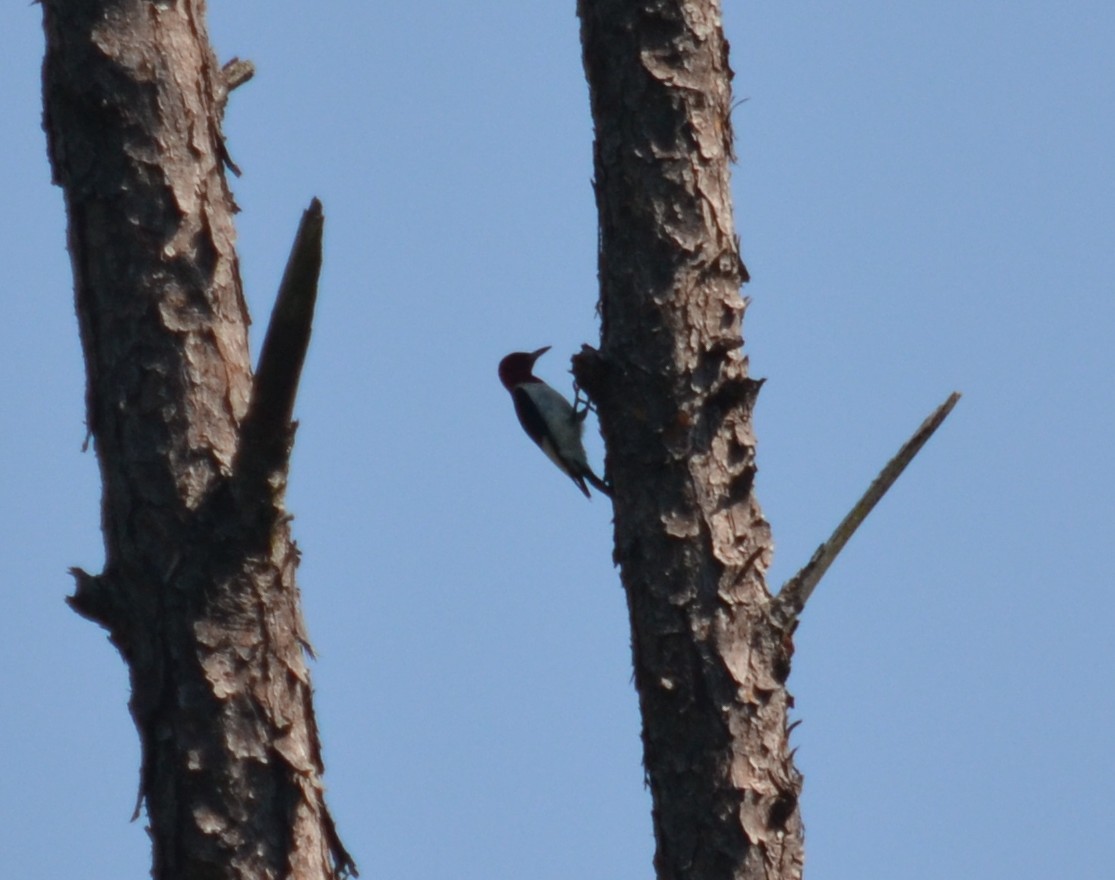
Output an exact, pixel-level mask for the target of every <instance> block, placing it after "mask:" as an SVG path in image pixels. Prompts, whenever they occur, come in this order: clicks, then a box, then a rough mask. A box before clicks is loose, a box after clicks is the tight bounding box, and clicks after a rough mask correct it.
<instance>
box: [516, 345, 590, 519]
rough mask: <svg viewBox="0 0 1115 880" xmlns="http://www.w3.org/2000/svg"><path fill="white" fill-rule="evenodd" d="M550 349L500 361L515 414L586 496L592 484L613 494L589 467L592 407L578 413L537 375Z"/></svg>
mask: <svg viewBox="0 0 1115 880" xmlns="http://www.w3.org/2000/svg"><path fill="white" fill-rule="evenodd" d="M549 350H550V346H548V345H547V346H545V347H543V348H540V349H538V350H536V351H516V352H512V353H511V354H509V355H507V357H505V358H504V359H503V360H501V361H500V362H499V381H500V382H502V383H503V387H504V388H506V389H507V390H508V391H509V392H510V393H511V400H512V401H513V402H514V404H515V415H517V416H518V417H519V424H520V425H522V426H523V430H524V431H526V433H527V436H528V437H530V439H531V440H533V441H534V442H535V443H537V444H538V446H539V448H540V449H541V450H542V451H543V452H545V453H546V455H547V457H549V459H550V461H552V462H553V463H554V464H556V465H557V466H558V467H559V468H560V469H561V471H562V473H564V474H565V475H566V476H568V477H569V478H570V479H571V480H572V481H573V482H574V483H576V484H577V488H578V489H580V490H581V491H582V492H583V493H584V495H585V497H586V498H591V497H592V496H591V495H590V494H589V491H588V486H587V485H586V481H587V483H588V484H589V485H591V486H592V487H593V488H594V489H596V490H597V491H598V492H600V493H601V494H603V495H607V496H608V497H609V498H611V497H612V488H611V486H609V485H608V484H607V483H605V482H604V481H603V480H602V479H600V477H598V476H596V474H594V473H593V472H592V468H590V467H589V464H588V457H587V456H586V455H585V447H584V444H583V443H582V442H581V434H582V433H583V432H584V429H585V424H584V422H585V416H586V415H587V413H588V410H582V411H581V412H577V410H576V409H574V407H573V404H571V403H570V402H569V401H568V400H566V399H565V397H564V396H563V395H562V394H561V393H560V392H558V391H555V390H554V389H553V388H551V387H550V386H549V385H547V384H546V383H545V382H543V381H542V380H541V379H539V378H538V377H537V376H535V375H534V362H535V361H537V360H538V359H539V358H540V357H542V355H544V354H545V353H546V352H548V351H549Z"/></svg>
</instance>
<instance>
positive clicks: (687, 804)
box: [575, 0, 802, 880]
mask: <svg viewBox="0 0 1115 880" xmlns="http://www.w3.org/2000/svg"><path fill="white" fill-rule="evenodd" d="M579 14H580V17H581V27H582V31H581V34H582V42H583V48H584V62H585V70H586V75H587V77H588V82H589V87H590V92H591V100H592V114H593V119H594V122H595V128H596V142H595V175H596V177H595V187H596V198H597V205H598V208H599V215H600V283H601V301H600V311H601V316H602V322H603V337H602V338H603V341H602V345H601V349H600V351H599V352H594V351H592V350H591V349H589V350H586V351H585V352H584V353H582V355H580V356H578V358H576V359H575V372H576V374H577V377H578V380H579V382H580V383H581V385H582V387H583V388H584V389H585V390H586V391H587V392H588V393H589V394H590V395H591V396H592V398H593V399H594V400H595V402H596V404H597V407H598V412H599V416H600V423H601V429H602V431H603V434H604V439H605V443H606V447H607V454H608V460H607V464H608V475H609V477H610V479H611V480H612V483H613V487H614V490H615V513H616V520H615V532H616V535H615V537H616V558H617V561H618V563H619V565H620V568H621V574H622V579H623V584H624V588H625V590H626V592H627V597H628V605H629V609H630V614H631V627H632V643H633V654H634V667H635V683H636V687H637V688H638V692H639V699H640V705H641V710H642V716H643V743H644V763H645V767H646V773H647V778H648V782H649V785H650V788H651V793H652V796H653V801H654V830H655V837H656V841H657V853H656V856H655V864H656V869H657V873H658V877H659V878H660V880H683V878H687V880H689V878H693V880H696V878H699V880H727V878H740V880H742V878H748V880H758V878H766V880H774V878H778V880H789V878H797V877H800V875H801V870H802V826H801V819H800V814H799V811H798V796H799V792H800V788H801V777H800V775H799V773H798V772H797V770H796V769H795V768H794V765H793V762H792V754H791V749H790V747H789V742H788V741H789V733H788V727H787V711H788V709H789V708H790V706H791V705H792V699H791V697H790V695H789V694H788V693H787V691H786V689H785V686H784V682H785V680H786V677H787V675H788V674H789V666H790V655H791V652H792V649H793V646H792V642H791V631H792V626H791V627H790V628H789V629H790V630H791V631H787V628H782V627H779V626H778V625H777V624H776V623H775V622H774V620H773V619H772V616H771V605H772V600H771V595H770V593H769V591H768V589H767V586H766V583H765V570H766V568H767V566H768V565H769V562H770V555H771V552H772V542H771V536H770V530H769V527H768V525H767V522H766V520H765V519H764V518H763V515H762V512H761V511H760V509H759V505H758V502H757V501H756V499H755V497H754V494H753V492H752V483H753V479H754V475H755V438H754V435H753V433H752V426H751V413H752V407H753V404H754V401H755V397H756V394H757V392H758V388H759V384H760V383H759V382H757V381H755V380H752V379H750V378H749V377H748V374H747V359H746V357H744V355H743V353H742V350H741V349H742V345H743V340H742V335H741V333H742V326H741V324H742V317H743V311H744V305H745V303H744V301H743V300H742V299H741V297H740V294H739V287H740V284H741V283H742V282H744V281H746V280H747V270H746V269H745V268H744V266H743V263H742V261H741V259H740V254H739V242H738V239H737V236H736V234H735V231H734V226H733V220H732V206H731V195H730V191H729V165H730V162H731V161H732V158H733V155H732V130H731V120H730V108H731V90H730V80H731V71H730V69H729V67H728V45H727V42H726V41H725V39H724V35H723V32H722V29H721V18H720V6H719V3H717V2H711V0H692V2H685V0H641V2H632V0H580V3H579Z"/></svg>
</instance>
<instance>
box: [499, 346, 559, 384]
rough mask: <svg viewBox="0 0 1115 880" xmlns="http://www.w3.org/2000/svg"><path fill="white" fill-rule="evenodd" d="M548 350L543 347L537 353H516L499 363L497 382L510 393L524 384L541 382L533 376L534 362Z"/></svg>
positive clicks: (546, 347)
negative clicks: (517, 386)
mask: <svg viewBox="0 0 1115 880" xmlns="http://www.w3.org/2000/svg"><path fill="white" fill-rule="evenodd" d="M549 350H550V346H548V345H547V346H545V347H544V348H540V349H538V350H537V351H516V352H514V353H512V354H509V355H508V356H507V357H505V358H504V359H503V360H501V361H500V362H499V381H500V382H502V383H503V387H504V388H506V389H507V390H508V391H510V390H511V389H512V388H514V387H515V386H516V385H522V384H523V383H524V382H540V381H542V380H541V379H539V378H538V377H537V376H535V375H534V362H535V361H536V360H538V359H539V358H540V357H542V355H544V354H545V353H546V352H548V351H549Z"/></svg>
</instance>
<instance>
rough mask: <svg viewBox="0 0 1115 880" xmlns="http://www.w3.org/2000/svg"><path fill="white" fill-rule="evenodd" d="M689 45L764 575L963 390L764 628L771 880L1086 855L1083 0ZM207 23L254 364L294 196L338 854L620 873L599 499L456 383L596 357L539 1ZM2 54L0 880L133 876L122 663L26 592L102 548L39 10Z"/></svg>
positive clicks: (1056, 861) (885, 13) (739, 27)
mask: <svg viewBox="0 0 1115 880" xmlns="http://www.w3.org/2000/svg"><path fill="white" fill-rule="evenodd" d="M727 24H728V31H729V37H730V39H731V43H732V51H733V55H732V62H733V65H734V67H735V70H736V73H737V77H736V92H737V97H738V98H747V99H748V100H747V101H746V102H745V103H743V104H741V105H739V107H738V108H737V109H736V111H735V124H736V132H737V144H738V151H739V164H738V166H737V168H736V170H735V193H736V212H737V223H738V226H739V229H740V233H741V236H742V241H743V249H744V254H745V257H746V260H747V264H748V266H749V267H750V269H751V274H752V276H753V277H754V279H755V280H754V283H753V284H751V285H750V286H749V287H748V288H747V291H746V292H747V294H748V295H750V296H751V297H752V299H753V303H752V307H751V309H750V310H749V312H748V315H747V325H746V336H747V344H748V350H749V352H750V355H751V360H752V366H753V369H754V372H755V374H756V375H760V376H765V377H767V378H768V382H767V384H766V386H765V387H764V389H763V392H762V395H761V397H760V401H759V405H758V410H757V414H756V418H757V431H758V436H759V463H760V474H759V479H758V482H757V491H758V493H759V498H760V500H761V502H762V503H763V504H764V506H765V510H766V512H767V515H768V517H769V518H770V520H771V522H772V525H773V529H774V535H775V539H776V542H777V554H776V559H775V568H774V570H773V572H772V576H773V582H774V583H775V584H778V583H781V581H782V580H784V579H785V578H786V577H788V576H789V575H790V574H792V573H793V571H794V570H795V569H796V568H797V567H798V566H799V565H800V564H801V563H803V562H804V561H805V560H806V559H807V558H808V556H809V554H810V553H811V552H812V550H813V548H814V547H815V545H816V544H817V543H818V542H819V541H820V540H821V539H822V538H824V537H825V536H826V535H827V534H828V532H829V530H830V529H831V528H832V526H833V525H834V524H835V523H836V521H837V520H838V519H839V518H840V516H842V515H843V513H844V512H845V510H846V509H847V508H848V506H849V505H850V504H851V503H852V502H853V501H854V500H855V498H856V497H857V496H858V494H859V493H860V492H861V491H862V489H863V488H864V487H865V486H866V484H867V483H868V482H869V481H870V480H871V478H872V477H873V476H874V474H875V473H876V471H877V470H878V468H879V467H880V466H881V465H882V464H883V463H884V461H885V460H886V459H887V457H889V456H890V455H891V454H892V453H893V452H894V450H895V449H896V448H897V446H898V445H899V444H900V443H901V442H902V441H903V440H904V439H905V437H906V436H907V435H908V434H909V433H910V432H911V431H912V430H913V429H914V427H915V426H916V425H917V424H918V423H919V422H920V420H921V419H922V418H923V417H924V416H925V415H926V414H927V413H928V412H929V411H930V410H931V409H932V408H933V407H934V406H936V405H937V404H938V403H940V402H941V401H942V400H943V399H944V398H945V397H946V396H947V394H948V393H949V392H950V391H952V390H953V389H960V390H962V391H963V392H964V395H965V396H964V399H963V400H962V401H961V403H960V405H959V407H958V408H957V409H956V411H955V412H954V413H953V415H952V417H951V418H950V419H949V421H948V422H947V423H946V424H945V426H944V427H943V428H942V430H941V431H940V432H939V433H938V435H937V436H936V437H935V438H934V439H933V440H932V442H931V443H930V445H929V446H928V447H927V448H926V449H925V451H924V452H923V453H922V454H921V456H920V457H919V458H918V459H917V460H916V461H915V463H914V464H913V466H912V467H911V469H910V470H909V471H908V472H907V474H906V475H905V476H903V478H902V479H901V481H900V482H899V483H898V485H897V486H896V487H895V489H894V490H892V492H891V494H890V495H889V496H888V497H887V498H886V499H885V500H884V502H883V503H882V504H881V505H880V506H879V508H878V509H877V510H876V512H875V513H874V514H873V515H872V516H871V518H870V519H869V520H868V523H867V524H866V526H865V527H864V528H863V529H862V530H861V531H860V533H859V534H858V535H857V536H856V537H855V539H854V540H853V542H852V543H851V545H850V546H849V547H848V549H847V550H846V551H845V553H844V555H843V556H842V557H841V558H840V560H839V561H838V562H837V564H836V565H835V566H834V568H833V569H832V570H831V572H830V573H829V575H828V577H827V578H826V580H825V581H824V582H823V583H822V585H821V587H820V589H819V592H818V593H817V595H816V596H815V598H814V601H813V603H812V604H811V606H810V607H809V609H808V611H807V614H806V618H805V620H804V623H803V625H802V626H801V628H800V630H799V631H798V637H797V643H798V653H797V655H796V658H795V663H794V669H793V674H792V676H791V679H790V685H791V689H792V690H793V692H794V694H795V695H796V698H797V709H796V712H795V716H796V717H797V718H800V719H801V720H802V722H803V723H802V725H801V726H800V727H799V728H798V730H797V731H796V732H795V734H794V741H795V743H796V745H797V746H798V747H799V752H798V760H799V764H800V766H801V768H802V770H803V772H804V773H805V793H804V802H803V809H804V816H805V822H806V826H807V842H806V846H807V871H808V876H809V877H810V880H850V878H864V877H901V878H904V880H918V878H925V880H931V878H932V880H939V878H942V877H948V878H952V880H964V878H979V880H999V878H1002V880H1006V878H1009V880H1037V878H1043V880H1044V878H1047V877H1058V876H1060V877H1100V876H1105V875H1108V874H1109V873H1110V866H1111V865H1112V864H1113V863H1115V834H1113V833H1112V830H1113V829H1115V809H1113V807H1112V791H1113V790H1115V759H1113V757H1112V728H1113V727H1115V682H1113V669H1115V637H1113V620H1115V598H1113V590H1112V588H1113V578H1112V568H1113V562H1112V560H1113V556H1115V554H1113V553H1112V534H1113V526H1115V504H1113V501H1112V497H1113V495H1112V492H1113V484H1115V466H1113V464H1112V446H1113V444H1112V437H1113V429H1115V391H1113V387H1112V375H1113V373H1115V345H1113V344H1112V340H1111V334H1112V329H1113V326H1115V305H1113V296H1112V294H1113V293H1115V281H1113V268H1112V255H1113V252H1115V52H1113V50H1112V46H1113V45H1115V6H1113V5H1112V4H1111V3H1110V0H1105V2H1099V0H1096V2H1085V0H1069V2H1064V3H1051V2H1045V3H1039V2H1021V0H1020V2H1015V3H1010V4H1007V3H979V4H974V3H965V2H956V0H945V2H940V0H938V2H933V3H928V2H913V3H903V4H894V3H883V2H878V0H876V2H865V3H859V4H851V5H848V4H843V5H840V4H836V5H833V4H806V3H786V2H781V3H750V4H742V3H731V4H730V8H729V9H728V10H727ZM211 27H212V32H213V36H214V40H215V43H216V46H217V49H218V53H219V55H220V57H221V58H222V59H227V58H229V57H231V56H232V55H240V56H241V57H245V58H250V59H252V60H253V61H254V62H255V63H256V65H257V67H258V75H257V77H256V79H255V80H254V81H253V82H252V83H250V84H249V85H247V86H246V87H244V88H243V89H242V90H240V91H238V92H237V93H235V95H234V96H233V98H232V100H231V104H230V107H229V113H228V123H227V133H228V136H229V140H230V147H231V151H232V155H233V157H234V158H235V160H236V161H237V162H238V163H239V164H240V166H241V167H242V168H243V169H244V176H243V178H241V179H240V180H237V181H235V182H234V187H235V191H236V196H237V199H238V200H239V202H240V205H241V206H242V208H243V213H241V214H240V216H239V231H240V243H241V257H242V264H243V275H244V281H245V285H246V289H247V294H248V297H249V301H250V303H251V306H252V309H253V312H254V314H255V318H256V327H255V328H254V329H255V331H257V332H255V334H254V339H253V341H254V343H255V344H256V345H258V343H259V335H260V334H259V332H258V331H259V330H260V329H261V327H262V325H263V324H264V323H265V321H266V317H267V314H268V311H269V309H270V303H271V299H272V296H273V293H274V290H275V287H276V285H277V282H278V278H279V275H280V273H281V271H282V267H283V262H284V260H285V257H286V252H287V248H288V246H289V242H290V239H291V235H292V234H293V231H294V228H295V224H296V222H297V219H298V216H299V213H300V212H301V210H302V209H303V208H304V207H305V206H306V204H307V203H308V201H309V199H310V198H311V197H312V196H315V195H316V196H319V197H320V198H321V199H322V201H323V202H324V205H325V210H326V214H327V226H326V235H327V243H326V268H325V272H324V277H323V289H322V298H321V303H320V311H319V319H318V322H317V325H316V328H315V336H314V341H313V345H312V348H311V351H310V355H309V359H308V362H307V365H306V373H305V379H304V383H303V389H302V395H301V399H300V402H299V406H298V412H297V415H298V417H299V418H300V420H301V428H300V430H299V433H298V444H297V450H296V455H295V461H294V473H293V478H292V483H291V489H290V499H289V500H290V506H291V509H292V510H293V511H294V513H295V514H296V515H297V519H296V521H295V532H296V535H297V538H298V541H299V543H300V545H301V547H302V549H303V551H304V562H303V566H302V569H301V575H300V578H301V585H302V590H303V595H304V599H305V610H306V616H307V619H308V622H309V627H310V631H311V634H312V636H313V639H314V642H315V644H316V646H317V648H318V650H319V652H320V660H319V662H318V663H317V664H316V665H315V667H314V676H315V684H316V687H317V707H318V717H319V721H320V725H321V728H322V733H323V736H324V741H325V754H326V761H327V765H328V769H327V774H326V782H327V784H328V787H329V798H330V802H331V804H332V806H333V809H334V811H335V813H336V816H337V819H338V822H339V824H340V828H341V831H342V833H343V836H344V839H345V841H346V843H347V844H348V846H349V848H350V849H351V850H352V851H353V853H354V855H355V856H356V858H357V860H358V862H359V864H360V867H361V868H362V869H363V873H364V875H365V876H367V877H382V878H392V880H439V878H445V880H449V878H452V880H472V878H476V880H481V878H483V880H501V878H508V880H512V878H514V880H519V878H523V877H531V878H533V880H567V878H571V877H575V878H579V880H638V878H648V877H650V876H651V874H652V869H651V865H650V859H651V855H652V851H653V841H652V836H651V825H650V817H649V798H648V796H647V794H646V792H645V791H644V789H643V785H642V771H641V767H640V745H639V719H638V714H637V710H636V703H635V696H634V692H633V688H632V686H631V683H630V656H629V641H628V639H629V636H628V631H627V620H626V612H625V607H624V601H623V594H622V591H621V589H620V587H619V583H618V579H617V573H616V572H615V570H614V569H613V567H612V563H611V545H610V538H611V535H610V519H609V507H608V505H607V504H606V503H602V501H601V500H599V499H598V500H595V501H593V502H591V503H589V502H586V501H585V499H584V498H583V497H582V496H581V495H580V493H578V492H577V490H576V489H575V488H574V487H573V486H572V485H571V484H570V483H569V481H568V480H566V479H565V478H563V477H562V476H561V475H560V474H558V473H557V472H556V470H554V468H553V467H552V466H551V465H550V464H549V463H548V462H547V461H546V460H545V459H544V458H543V456H542V455H541V454H540V453H539V452H538V450H537V449H535V448H534V447H533V446H532V445H531V444H530V443H529V442H528V441H527V440H526V439H525V438H524V437H523V435H522V433H521V431H520V429H519V427H518V425H517V424H516V422H515V418H514V415H513V414H512V411H511V405H510V401H509V400H508V399H507V395H506V393H505V392H504V391H503V389H502V388H501V387H500V385H499V383H498V381H497V379H496V374H495V368H496V363H497V362H498V360H499V358H500V357H501V356H502V355H503V354H505V353H506V352H508V351H511V350H515V349H521V348H535V347H538V346H541V345H545V344H551V345H553V347H554V350H553V352H552V353H551V354H549V355H547V356H546V358H545V359H544V360H543V361H542V362H541V364H540V366H541V372H542V374H543V375H544V376H545V377H546V378H548V379H549V380H551V381H552V382H553V383H555V384H564V383H567V381H568V377H567V375H566V371H567V369H568V361H567V357H568V355H569V354H570V353H572V352H573V351H575V350H576V349H577V348H578V347H579V346H580V345H581V343H583V342H594V341H596V339H597V332H598V331H597V325H596V322H595V319H594V314H593V307H594V303H595V297H596V293H595V283H596V266H595V259H596V255H595V243H596V231H595V208H594V205H593V199H592V190H591V186H590V179H591V176H592V167H591V146H590V145H591V126H590V120H589V116H588V101H587V92H586V87H585V83H584V79H583V74H582V70H581V63H580V50H579V44H578V36H577V21H576V18H575V16H574V4H573V2H572V0H570V2H567V3H560V4H559V3H522V2H509V0H494V2H488V3H481V4H476V3H423V2H415V0H411V2H406V3H400V2H391V0H380V2H376V3H368V4H364V3H347V4H306V3H290V2H285V0H278V2H275V0H272V2H268V3H262V2H244V0H241V2H237V3H229V2H221V0H214V2H213V3H212V10H211ZM0 32H2V33H4V34H6V35H7V38H6V40H5V46H6V48H5V51H4V52H3V53H0V82H2V84H3V87H2V88H0V119H3V125H2V126H0V154H2V155H3V156H4V167H5V169H6V173H5V175H4V194H5V198H4V204H3V208H2V209H0V265H2V266H3V270H4V284H3V291H2V295H3V302H4V312H5V318H6V319H5V320H4V321H3V322H0V360H2V363H3V367H2V373H0V375H2V377H3V378H2V381H0V408H2V412H3V413H4V416H3V418H4V425H5V426H6V429H5V430H4V431H3V432H0V486H2V489H0V526H2V529H3V534H4V538H5V546H6V552H4V553H3V554H0V566H2V568H0V583H2V584H3V590H2V591H0V692H2V693H3V694H4V699H3V705H4V708H3V711H2V714H0V754H3V755H4V759H5V772H4V778H3V782H2V783H0V815H2V816H3V817H4V819H3V821H2V822H0V861H2V862H3V865H4V871H5V873H6V874H8V875H10V876H12V877H21V878H32V880H34V878H49V880H54V878H59V877H74V878H84V880H100V878H106V880H107V878H117V877H142V876H146V871H147V867H148V842H147V838H146V835H145V834H144V832H143V826H142V822H138V823H135V824H129V823H128V817H129V815H130V813H131V810H132V805H133V801H134V797H135V790H136V783H137V775H138V769H137V768H138V749H137V737H136V733H135V731H134V729H133V726H132V722H131V720H130V718H129V716H128V714H127V710H126V701H127V697H128V690H127V678H126V674H125V667H124V664H123V662H122V661H121V659H120V658H119V656H118V655H117V654H116V652H115V650H114V649H113V648H112V647H111V646H110V645H109V644H108V643H107V641H106V640H105V637H104V634H103V633H102V632H101V631H100V630H98V629H97V628H96V627H94V626H93V625H91V624H89V623H87V622H85V621H83V620H81V619H79V618H78V617H77V616H76V615H74V614H72V613H71V612H70V611H69V610H68V609H67V607H66V606H65V605H64V603H63V601H62V599H63V596H64V595H65V594H66V593H67V592H69V591H70V589H71V583H70V580H69V578H68V577H67V575H66V570H67V568H68V567H69V566H71V565H80V566H84V567H87V568H89V569H90V570H98V569H99V566H100V562H101V558H102V549H101V542H100V534H99V531H98V498H99V487H98V478H97V469H96V463H95V459H94V457H93V455H92V453H91V452H90V453H86V454H82V452H81V444H82V439H83V433H84V427H83V417H84V412H83V402H82V395H83V386H84V379H83V376H82V364H81V357H80V349H79V345H78V337H77V328H76V325H75V320H74V316H73V306H72V295H71V290H72V282H71V276H70V268H69V263H68V258H67V256H66V251H65V240H64V217H63V209H62V199H61V194H60V192H59V191H58V190H57V189H55V188H52V187H51V185H50V182H49V170H48V167H47V163H46V158H45V150H44V138H43V135H42V132H41V130H40V95H39V65H40V58H41V50H42V33H41V28H40V9H39V8H38V7H37V6H33V5H28V4H26V3H7V4H4V5H3V7H2V9H0ZM565 387H568V386H567V385H566V386H565ZM590 454H591V455H592V456H593V458H594V460H595V461H599V458H600V454H601V450H600V444H599V441H598V440H596V439H595V438H593V443H592V444H591V448H590Z"/></svg>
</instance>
